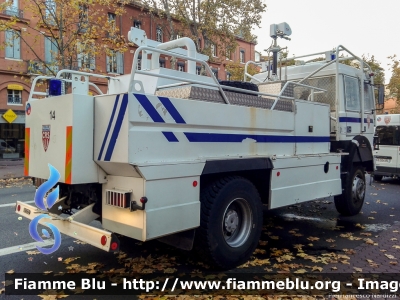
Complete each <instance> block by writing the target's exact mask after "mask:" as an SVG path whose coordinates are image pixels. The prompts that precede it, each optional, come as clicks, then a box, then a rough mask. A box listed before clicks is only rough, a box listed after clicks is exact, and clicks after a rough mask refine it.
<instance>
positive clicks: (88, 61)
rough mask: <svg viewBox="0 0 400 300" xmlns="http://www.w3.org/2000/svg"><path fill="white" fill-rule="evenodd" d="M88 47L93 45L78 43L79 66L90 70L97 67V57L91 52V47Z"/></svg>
mask: <svg viewBox="0 0 400 300" xmlns="http://www.w3.org/2000/svg"><path fill="white" fill-rule="evenodd" d="M88 47H91V45H86V46H84V45H81V44H77V48H78V49H77V50H78V56H77V60H78V67H79V68H82V69H89V70H94V69H96V58H95V55H94V54H92V53H90V51H91V50H90V49H88Z"/></svg>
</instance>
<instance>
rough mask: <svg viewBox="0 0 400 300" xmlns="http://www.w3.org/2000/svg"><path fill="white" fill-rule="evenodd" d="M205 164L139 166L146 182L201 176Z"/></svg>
mask: <svg viewBox="0 0 400 300" xmlns="http://www.w3.org/2000/svg"><path fill="white" fill-rule="evenodd" d="M204 165H205V162H199V163H179V164H164V165H147V166H143V165H142V166H137V168H138V170H139V172H140V173H141V175H142V176H143V177H144V179H146V180H155V179H168V178H179V177H188V176H193V175H196V176H200V175H201V173H202V171H203V169H204Z"/></svg>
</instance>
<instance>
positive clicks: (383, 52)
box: [254, 0, 400, 83]
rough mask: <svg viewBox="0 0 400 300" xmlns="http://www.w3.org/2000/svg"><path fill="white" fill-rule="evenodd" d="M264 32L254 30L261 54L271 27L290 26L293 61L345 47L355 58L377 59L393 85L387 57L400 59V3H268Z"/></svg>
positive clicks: (356, 0)
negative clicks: (394, 55) (392, 56)
mask: <svg viewBox="0 0 400 300" xmlns="http://www.w3.org/2000/svg"><path fill="white" fill-rule="evenodd" d="M266 4H267V11H266V12H265V13H264V15H263V18H262V22H261V28H257V29H255V30H254V33H255V34H256V35H257V37H258V39H257V41H258V45H257V46H256V50H258V51H261V53H262V55H265V54H266V52H264V51H262V50H264V49H267V48H268V47H269V46H270V44H271V41H272V39H271V38H270V36H269V25H270V24H279V23H282V22H286V23H288V24H289V26H290V27H291V29H292V35H291V36H290V38H291V41H287V40H284V39H279V40H278V45H280V46H281V47H285V46H288V48H289V57H292V56H293V54H295V55H296V56H298V55H304V54H311V53H316V52H321V51H327V50H331V49H332V48H335V47H337V45H343V46H344V47H346V48H347V49H349V50H350V51H352V52H353V53H354V54H355V55H357V56H359V57H361V55H363V54H365V55H368V54H369V55H370V56H371V55H374V56H375V59H376V60H377V61H379V62H380V63H381V66H382V67H383V68H384V69H385V70H386V71H385V81H386V83H388V82H389V80H390V77H391V72H390V68H389V66H387V64H388V63H390V60H388V59H387V56H389V55H393V54H397V56H398V59H400V57H399V56H400V18H399V15H400V0H378V1H372V0H363V1H361V0H347V1H344V0H331V1H327V0H325V1H321V0H284V1H280V0H266Z"/></svg>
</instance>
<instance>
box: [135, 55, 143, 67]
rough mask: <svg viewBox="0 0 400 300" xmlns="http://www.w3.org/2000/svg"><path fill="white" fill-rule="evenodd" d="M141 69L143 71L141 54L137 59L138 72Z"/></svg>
mask: <svg viewBox="0 0 400 300" xmlns="http://www.w3.org/2000/svg"><path fill="white" fill-rule="evenodd" d="M141 69H142V54H139V56H138V59H137V65H136V70H141Z"/></svg>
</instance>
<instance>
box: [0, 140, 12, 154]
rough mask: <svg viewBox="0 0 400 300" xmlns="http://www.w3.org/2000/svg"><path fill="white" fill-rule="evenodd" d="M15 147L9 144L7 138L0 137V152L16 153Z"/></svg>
mask: <svg viewBox="0 0 400 300" xmlns="http://www.w3.org/2000/svg"><path fill="white" fill-rule="evenodd" d="M14 152H15V148H14V147H12V146H10V145H9V144H7V142H6V141H5V140H2V139H0V153H14Z"/></svg>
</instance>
